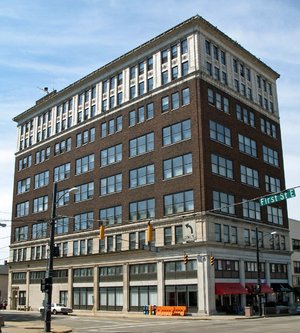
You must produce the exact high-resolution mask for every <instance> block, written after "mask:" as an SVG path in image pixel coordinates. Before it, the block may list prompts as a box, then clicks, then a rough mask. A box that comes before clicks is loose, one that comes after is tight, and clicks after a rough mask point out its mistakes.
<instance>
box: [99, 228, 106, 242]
mask: <svg viewBox="0 0 300 333" xmlns="http://www.w3.org/2000/svg"><path fill="white" fill-rule="evenodd" d="M104 236H105V227H104V225H103V224H101V225H100V228H99V238H100V239H101V240H103V239H104Z"/></svg>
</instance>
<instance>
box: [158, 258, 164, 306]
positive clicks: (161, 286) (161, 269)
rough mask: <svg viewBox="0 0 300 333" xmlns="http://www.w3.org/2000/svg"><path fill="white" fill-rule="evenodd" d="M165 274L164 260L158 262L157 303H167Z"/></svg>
mask: <svg viewBox="0 0 300 333" xmlns="http://www.w3.org/2000/svg"><path fill="white" fill-rule="evenodd" d="M164 290H165V274H164V262H163V261H162V260H159V261H158V262H157V305H165V292H164Z"/></svg>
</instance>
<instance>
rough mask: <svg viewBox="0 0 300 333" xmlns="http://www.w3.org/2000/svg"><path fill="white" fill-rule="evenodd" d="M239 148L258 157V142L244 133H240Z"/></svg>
mask: <svg viewBox="0 0 300 333" xmlns="http://www.w3.org/2000/svg"><path fill="white" fill-rule="evenodd" d="M238 137H239V150H240V151H241V152H243V153H245V154H248V155H250V156H253V157H257V150H256V142H255V141H254V140H252V139H250V138H248V137H246V136H244V135H241V134H239V136H238Z"/></svg>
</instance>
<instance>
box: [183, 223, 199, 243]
mask: <svg viewBox="0 0 300 333" xmlns="http://www.w3.org/2000/svg"><path fill="white" fill-rule="evenodd" d="M183 239H184V240H185V241H186V242H191V241H194V240H195V239H196V223H195V221H188V222H187V221H186V222H183Z"/></svg>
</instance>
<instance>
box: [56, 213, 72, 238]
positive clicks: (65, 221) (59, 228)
mask: <svg viewBox="0 0 300 333" xmlns="http://www.w3.org/2000/svg"><path fill="white" fill-rule="evenodd" d="M68 229H69V218H68V217H62V218H59V219H57V220H56V223H55V234H56V235H61V234H66V233H68Z"/></svg>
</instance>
